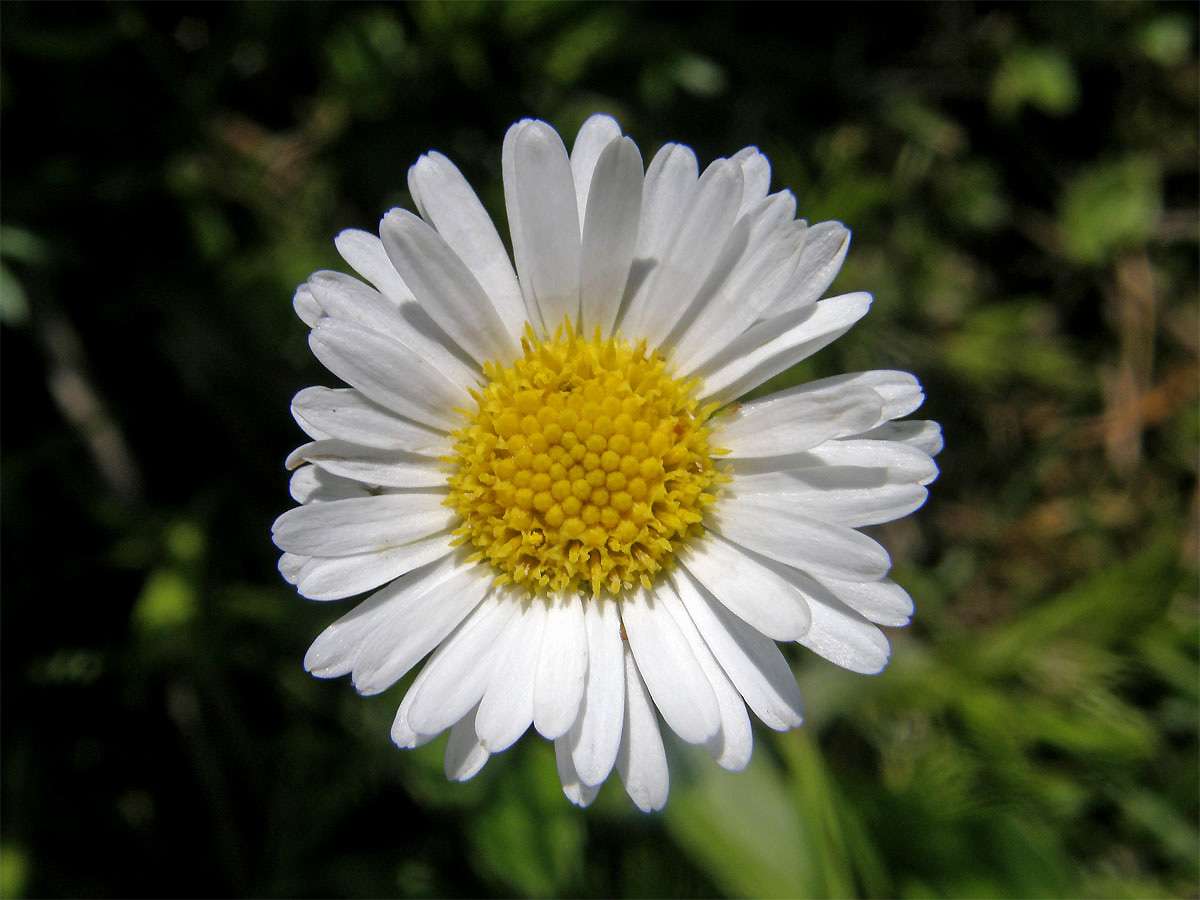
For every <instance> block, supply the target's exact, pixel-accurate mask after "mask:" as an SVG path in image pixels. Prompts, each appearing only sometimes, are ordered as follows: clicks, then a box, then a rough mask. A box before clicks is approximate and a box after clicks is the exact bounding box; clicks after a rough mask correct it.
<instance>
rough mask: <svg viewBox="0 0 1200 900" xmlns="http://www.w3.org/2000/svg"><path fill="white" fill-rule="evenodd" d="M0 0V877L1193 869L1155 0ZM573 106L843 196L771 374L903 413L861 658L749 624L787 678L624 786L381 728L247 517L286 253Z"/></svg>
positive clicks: (1185, 384)
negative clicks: (451, 758)
mask: <svg viewBox="0 0 1200 900" xmlns="http://www.w3.org/2000/svg"><path fill="white" fill-rule="evenodd" d="M2 12H3V30H2V31H0V114H2V121H3V126H4V135H5V140H4V154H3V158H2V159H0V173H2V180H3V194H2V197H0V334H2V335H3V348H4V353H3V356H2V365H3V407H4V434H3V461H2V469H0V478H2V482H0V483H2V488H3V517H2V541H3V548H4V563H5V564H4V566H3V572H2V577H3V604H2V607H0V612H2V617H3V618H2V627H0V635H2V638H0V640H2V650H3V653H2V660H3V679H2V681H0V708H2V709H3V766H2V781H0V786H2V794H0V821H2V832H0V895H3V896H4V897H21V896H97V897H105V896H108V897H115V896H154V897H158V896H181V895H182V896H229V895H243V896H247V895H248V896H389V895H397V896H406V897H422V896H453V895H464V896H470V895H494V896H512V895H528V896H681V897H682V896H713V895H727V896H756V897H784V896H786V897H833V896H838V897H851V896H871V897H891V896H900V897H924V896H936V897H1000V896H1020V897H1075V896H1088V897H1161V896H1179V897H1195V896H1197V894H1198V892H1200V884H1198V867H1197V856H1198V849H1197V844H1198V831H1197V823H1198V816H1200V811H1198V801H1197V797H1198V792H1200V777H1198V772H1197V768H1198V766H1197V753H1198V746H1197V718H1198V715H1197V711H1198V693H1200V691H1198V677H1197V676H1198V669H1197V665H1198V657H1200V651H1198V646H1197V644H1198V640H1197V629H1198V612H1197V542H1198V537H1197V515H1198V505H1197V493H1196V490H1197V488H1196V485H1197V480H1196V471H1197V446H1198V441H1200V415H1198V409H1197V346H1198V343H1200V340H1198V331H1200V326H1198V315H1197V269H1198V249H1197V244H1198V238H1200V224H1198V207H1200V202H1198V174H1197V155H1198V146H1197V134H1198V129H1197V108H1198V90H1197V83H1198V67H1197V48H1196V44H1197V11H1196V6H1195V4H1166V3H1153V2H1146V3H1124V2H1112V3H1101V4H1091V3H1072V4H1031V5H1015V4H1012V5H1010V4H995V5H992V4H975V3H955V4H893V5H857V6H854V7H853V9H852V11H848V10H847V8H846V7H845V6H841V5H816V4H811V5H810V4H806V5H804V6H801V7H799V8H798V13H799V19H800V23H801V24H800V25H799V26H790V27H788V28H782V27H781V26H780V22H779V21H778V17H779V12H778V8H777V7H772V6H766V5H761V6H760V5H754V4H732V5H731V4H711V5H707V4H706V5H696V6H692V5H684V4H678V5H650V4H633V3H629V4H624V3H623V4H590V3H586V4H585V3H553V4H551V3H525V2H522V3H474V2H460V3H417V4H411V5H404V6H391V5H379V4H374V3H365V4H353V5H352V4H332V5H325V4H310V3H304V4H299V3H272V4H267V3H253V4H220V5H217V4H212V5H207V4H206V5H192V4H161V5H159V4H144V5H143V4H124V3H104V4H86V5H75V4H35V3H18V2H9V3H6V4H4V6H3V11H2ZM598 110H599V111H607V112H611V113H613V114H615V115H617V116H618V118H619V119H620V120H621V123H622V125H623V126H624V128H625V130H626V131H627V132H628V133H630V134H631V135H632V136H633V137H634V138H635V139H636V140H637V141H638V143H639V146H640V147H641V148H642V151H643V153H644V155H645V157H646V159H649V157H650V155H651V154H652V153H653V152H654V151H655V149H656V148H657V147H658V146H659V145H660V144H661V143H663V142H664V141H667V140H680V141H683V142H686V143H689V144H691V145H692V146H694V147H695V148H696V150H697V153H698V155H699V156H700V158H701V160H702V161H707V160H709V159H711V158H713V157H716V156H720V155H726V154H729V153H732V152H733V151H735V150H737V149H738V148H740V147H742V146H743V145H745V144H748V143H754V144H757V145H758V146H759V147H760V148H762V149H763V150H764V152H766V153H767V154H768V155H769V156H770V157H771V159H772V161H773V163H774V186H775V187H776V188H781V187H789V188H791V189H792V190H793V191H794V192H795V193H796V195H797V197H798V198H799V208H800V211H801V215H803V216H805V217H806V218H808V219H809V220H810V221H817V220H821V219H826V218H836V219H840V220H842V221H844V222H846V223H847V224H848V225H849V226H850V227H851V228H852V229H854V232H855V244H854V247H853V249H852V251H851V253H850V256H849V258H848V261H847V264H846V266H845V269H844V272H843V274H842V275H841V277H840V278H839V281H838V284H837V285H836V286H835V288H836V287H840V288H843V289H845V290H853V289H865V290H870V291H872V292H873V293H874V294H875V298H876V299H875V304H874V307H873V310H872V312H871V315H870V316H869V317H868V318H867V319H866V320H864V322H863V323H861V324H860V325H859V326H858V327H857V328H855V329H854V330H853V331H852V332H851V333H850V334H849V335H848V336H847V337H845V338H843V339H842V340H841V341H839V342H838V343H837V344H835V345H834V346H832V347H830V348H829V349H827V350H825V351H823V352H822V353H821V354H819V355H818V356H817V357H816V358H814V359H813V360H810V361H809V362H807V363H806V364H804V365H802V366H801V367H800V370H798V371H793V372H790V373H786V374H785V375H784V376H781V378H780V380H779V381H777V382H776V384H777V385H778V384H782V383H790V382H792V381H796V380H799V379H802V378H809V377H813V376H818V375H827V374H832V373H835V372H841V371H847V370H859V369H866V368H886V367H897V368H903V369H908V370H911V371H913V372H915V373H916V374H917V375H918V376H919V377H920V378H921V379H922V381H923V382H924V384H925V385H926V389H927V395H928V401H927V403H926V406H925V407H924V409H923V410H922V414H923V415H925V416H927V417H930V418H935V419H938V420H939V421H941V422H942V424H943V426H944V429H945V434H946V444H947V449H946V451H945V453H944V454H943V455H942V457H941V460H940V462H941V464H942V468H943V475H942V477H941V479H940V480H939V481H938V482H937V483H936V484H935V485H934V486H933V491H932V497H931V500H930V502H929V503H928V505H927V506H926V507H925V508H924V509H923V510H922V511H920V512H919V513H918V514H917V515H916V516H914V517H912V518H910V519H908V520H905V521H902V522H898V523H894V524H892V525H888V526H884V527H882V528H880V529H879V531H880V532H881V533H882V536H883V539H884V540H885V542H886V543H887V544H888V546H889V547H890V548H891V549H892V551H893V555H894V558H895V560H896V563H897V567H896V572H895V575H896V577H897V579H898V580H899V581H900V582H901V583H903V584H904V585H906V586H907V587H908V588H909V590H910V591H911V593H912V594H913V596H914V598H915V599H916V604H917V613H916V617H915V620H914V623H913V625H912V626H911V627H909V628H908V629H905V630H901V631H895V632H893V633H892V637H893V641H894V647H895V652H894V656H893V662H892V664H891V666H890V667H889V669H888V670H887V671H886V672H885V673H884V674H883V675H881V676H878V677H875V678H863V677H860V676H855V675H851V674H848V673H846V672H843V671H841V670H838V669H836V668H835V667H833V666H832V665H830V664H827V663H824V662H822V661H820V660H816V659H814V658H812V657H811V656H806V655H804V654H801V653H795V654H793V655H792V657H791V658H792V659H793V662H794V664H795V668H796V671H797V675H798V677H799V679H800V681H801V685H802V687H803V688H804V691H805V696H806V700H807V704H808V715H809V718H808V721H807V722H806V724H805V726H804V727H803V728H802V729H800V730H798V731H794V732H792V733H788V734H784V735H775V734H773V733H769V732H767V731H766V730H765V729H760V730H759V731H758V732H756V733H757V735H758V747H757V748H756V752H755V756H754V760H753V762H752V763H751V765H750V768H749V769H748V770H747V771H746V772H744V773H741V774H738V775H731V774H729V773H725V772H723V771H720V770H719V769H717V768H716V767H715V766H713V765H712V764H711V762H709V761H708V760H707V758H706V757H705V756H704V754H703V753H702V752H701V753H697V752H696V751H695V748H690V747H686V746H683V745H681V744H680V743H679V742H678V741H675V740H673V739H668V752H669V754H670V756H671V761H672V787H671V800H670V802H669V804H668V806H667V809H666V812H665V813H663V814H661V815H656V816H649V817H647V816H642V815H641V814H639V813H637V812H636V811H635V810H634V809H633V807H632V806H631V804H630V803H629V802H628V801H627V799H626V798H625V797H624V794H623V792H622V790H621V787H620V785H619V783H617V780H616V778H615V777H614V778H613V779H611V780H610V783H609V784H608V785H607V786H606V787H605V789H604V790H603V791H602V792H601V794H600V797H599V798H598V800H597V802H596V804H595V805H594V806H593V807H592V808H591V809H589V810H588V811H586V812H581V811H578V810H576V809H575V808H574V807H572V806H570V805H569V804H568V803H567V801H566V800H565V799H564V798H563V797H562V795H561V793H560V791H559V788H558V786H557V779H556V775H555V767H554V764H553V753H552V750H551V749H550V748H549V746H548V745H546V744H545V743H544V742H541V741H539V740H526V741H524V742H522V743H521V744H519V745H518V746H517V747H516V748H514V749H513V750H511V751H509V752H507V753H505V754H502V755H501V756H499V757H496V758H494V759H493V760H492V761H491V762H490V763H489V764H488V766H487V767H486V769H485V770H484V771H483V772H482V773H481V774H480V775H479V776H477V777H476V778H475V779H474V780H473V781H472V782H470V783H467V784H465V785H457V784H448V783H447V782H446V781H445V779H444V776H443V774H442V766H441V752H442V742H441V741H438V742H435V743H434V744H432V745H430V746H428V747H425V748H422V749H421V750H418V751H414V752H400V751H397V750H396V749H395V748H393V747H392V746H391V744H390V742H389V740H388V726H389V724H390V721H391V718H392V715H393V712H394V709H395V706H396V704H397V703H398V701H399V697H400V696H401V692H402V689H403V688H402V687H400V688H396V689H393V690H391V691H389V692H386V693H385V694H383V695H382V696H379V697H374V698H358V697H356V696H355V695H354V694H353V691H352V689H351V688H350V686H349V684H348V683H346V682H345V681H341V682H335V683H328V682H319V681H316V680H314V679H311V678H310V677H309V676H307V675H306V674H305V673H304V672H303V671H302V669H301V666H300V660H301V657H302V655H303V652H304V649H305V647H306V646H307V644H308V642H309V641H310V640H311V639H312V637H314V636H315V635H316V634H317V633H318V631H319V630H320V629H321V628H322V627H323V626H324V624H326V623H327V622H328V621H330V620H331V619H332V618H333V617H334V616H335V615H336V614H337V610H335V609H334V608H333V607H331V606H325V605H322V604H315V603H309V602H307V601H304V600H302V599H300V598H298V597H296V596H295V595H294V592H293V591H292V590H290V589H289V588H288V587H287V586H286V585H284V584H283V583H282V581H281V580H280V579H279V578H278V577H277V575H276V573H275V569H274V565H275V552H274V550H273V548H272V547H271V545H270V542H269V540H268V529H269V524H270V522H271V520H272V519H273V518H274V516H275V515H277V514H278V513H279V512H281V511H283V510H284V509H286V508H287V507H288V506H289V505H290V502H291V501H290V500H289V498H288V497H287V493H286V475H285V473H284V472H283V470H282V460H283V458H284V455H285V454H286V453H287V451H288V450H290V449H291V448H292V447H293V446H294V445H295V444H297V443H298V442H300V440H301V435H300V433H299V432H298V430H297V429H295V427H294V426H293V425H292V423H291V421H290V417H289V416H288V413H287V405H288V402H289V399H290V397H291V395H292V394H293V393H294V392H295V391H297V390H298V389H300V388H302V387H305V386H307V385H310V384H318V383H328V382H329V377H328V376H327V375H326V374H325V373H324V372H323V371H322V370H321V369H320V368H319V366H318V365H317V364H316V363H315V361H314V360H313V359H312V358H311V357H310V355H309V353H308V350H307V348H306V345H305V340H304V329H303V327H302V325H301V324H300V323H299V322H298V321H296V320H295V319H294V317H293V314H292V310H291V302H290V301H291V293H292V289H293V287H294V285H295V284H296V283H298V282H299V281H301V280H302V279H304V278H305V277H306V276H307V275H308V274H309V272H311V271H312V270H314V269H317V268H322V267H334V268H340V267H341V265H340V261H339V260H338V258H337V256H336V254H335V253H334V249H333V244H332V237H333V235H334V234H335V233H336V232H337V231H338V230H340V229H341V228H345V227H361V228H366V229H374V228H375V227H376V223H377V221H378V218H379V216H380V215H381V214H382V212H383V211H385V210H386V209H387V208H388V207H389V206H391V205H407V204H409V202H410V198H409V197H408V194H407V190H406V178H405V173H406V169H407V167H408V165H409V164H411V163H412V162H413V161H414V160H415V159H416V157H417V156H418V155H419V154H420V153H422V152H424V151H426V150H428V149H431V148H436V149H439V150H441V151H443V152H445V153H447V154H448V155H450V156H451V157H452V158H453V159H454V160H455V161H456V162H457V163H458V164H459V165H460V166H461V167H462V169H463V171H464V172H465V173H466V174H467V176H468V177H469V178H470V179H471V181H472V183H473V184H475V185H476V187H477V188H478V189H479V191H480V194H481V196H482V197H483V199H484V202H485V203H486V204H487V205H488V206H489V208H490V209H492V210H493V212H494V213H495V214H496V215H497V216H498V217H499V221H500V222H501V223H503V214H502V210H503V205H502V201H503V198H502V190H501V179H500V174H499V162H500V154H499V147H500V141H501V139H502V137H503V134H504V131H505V129H506V127H507V126H508V125H509V124H510V123H511V122H512V121H515V120H516V119H517V118H520V117H522V116H526V115H532V116H538V117H543V118H546V119H548V120H549V121H550V122H552V123H553V124H554V125H555V126H556V127H558V128H559V129H560V131H562V132H563V133H564V135H570V134H573V132H574V130H575V129H576V128H577V127H578V126H579V124H580V123H581V122H582V121H583V120H584V118H586V116H587V115H588V114H590V113H591V112H594V111H598ZM502 227H503V224H502ZM345 608H346V606H345V604H339V609H345ZM697 757H699V758H697Z"/></svg>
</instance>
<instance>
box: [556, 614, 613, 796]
mask: <svg viewBox="0 0 1200 900" xmlns="http://www.w3.org/2000/svg"><path fill="white" fill-rule="evenodd" d="M583 613H584V626H585V628H586V630H587V644H588V671H587V682H586V686H585V691H584V698H583V709H582V710H581V711H580V714H579V717H578V718H577V719H576V720H575V724H574V725H572V726H571V731H570V733H569V739H570V741H571V757H572V759H573V760H574V763H575V769H576V771H577V772H578V773H579V777H580V779H582V781H583V783H584V784H590V785H598V784H600V783H601V782H602V781H604V779H605V778H607V777H608V774H609V772H611V771H612V767H613V764H614V763H615V762H616V760H617V750H618V748H619V747H620V746H621V727H622V722H624V720H625V651H624V649H623V645H622V641H621V619H620V616H619V615H618V613H617V603H616V601H615V600H599V599H592V600H589V601H588V602H587V604H586V605H585V606H584V611H583Z"/></svg>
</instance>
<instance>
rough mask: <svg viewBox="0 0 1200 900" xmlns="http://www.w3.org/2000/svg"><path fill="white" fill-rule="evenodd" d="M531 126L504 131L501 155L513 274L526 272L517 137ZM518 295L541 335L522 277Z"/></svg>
mask: <svg viewBox="0 0 1200 900" xmlns="http://www.w3.org/2000/svg"><path fill="white" fill-rule="evenodd" d="M532 124H533V119H522V120H521V121H519V122H517V123H515V124H514V125H512V127H510V128H509V129H508V131H507V132H505V135H504V149H503V152H502V154H501V166H502V171H503V175H504V205H505V209H506V211H507V213H508V232H509V239H510V240H511V241H512V248H513V259H514V260H515V261H516V264H517V273H518V275H520V274H521V273H523V272H528V271H529V254H528V252H527V251H526V248H525V232H524V230H523V229H522V227H521V210H520V208H519V207H518V205H517V170H516V157H517V153H516V150H517V138H518V137H520V136H521V133H522V132H523V131H524V130H525V129H526V128H528V127H529V126H530V125H532ZM518 280H519V282H520V285H521V294H522V296H524V298H525V317H526V319H528V321H529V322H530V323H531V324H532V325H533V327H534V330H535V331H538V332H539V333H542V332H545V325H544V324H543V323H542V313H541V310H539V309H538V307H537V301H536V300H535V299H534V296H533V286H532V285H530V284H529V283H528V282H527V281H526V279H525V278H524V277H521V278H519V279H518Z"/></svg>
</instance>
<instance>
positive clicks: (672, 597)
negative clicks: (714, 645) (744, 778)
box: [654, 580, 754, 772]
mask: <svg viewBox="0 0 1200 900" xmlns="http://www.w3.org/2000/svg"><path fill="white" fill-rule="evenodd" d="M654 594H655V597H656V598H657V600H658V602H660V603H661V604H662V605H663V608H664V609H666V610H667V612H668V613H669V614H670V615H671V617H672V618H673V619H674V620H675V624H676V625H678V626H679V630H680V632H681V633H682V634H683V636H684V639H685V640H686V641H687V643H688V647H689V648H690V649H691V651H692V654H693V655H694V656H695V657H696V662H697V663H699V665H700V669H701V670H702V671H703V672H704V677H705V679H706V680H707V682H708V684H709V685H710V686H711V688H712V691H713V694H714V696H715V697H716V700H717V707H718V709H719V711H720V716H721V727H720V728H719V729H718V730H717V733H716V734H714V735H713V736H712V737H711V738H709V739H708V741H706V742H705V745H704V748H705V749H706V750H707V751H708V752H709V753H710V754H711V755H712V757H713V759H715V760H716V761H717V764H718V765H719V766H721V767H722V768H725V769H729V770H730V771H734V772H737V771H741V770H742V769H744V768H746V765H747V764H748V763H749V762H750V753H751V751H752V750H753V748H754V736H753V733H752V731H751V728H750V717H749V716H748V715H747V714H746V703H745V701H743V700H742V695H741V694H740V693H738V691H737V688H735V687H734V686H733V684H732V683H731V682H730V680H729V677H728V676H727V675H726V674H725V671H724V670H723V669H722V668H721V665H720V663H718V662H717V660H716V657H714V656H713V654H712V651H711V650H709V649H708V645H707V644H706V643H704V638H702V637H701V636H700V632H699V631H697V630H696V624H695V623H694V622H693V621H692V617H691V616H689V615H688V612H687V609H686V608H685V607H684V605H683V601H682V600H680V599H679V595H678V594H677V593H676V592H675V589H674V587H672V586H671V583H670V582H669V581H666V580H664V581H663V582H662V583H660V584H658V585H656V586H655V589H654Z"/></svg>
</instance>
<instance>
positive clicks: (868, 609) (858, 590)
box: [820, 578, 913, 627]
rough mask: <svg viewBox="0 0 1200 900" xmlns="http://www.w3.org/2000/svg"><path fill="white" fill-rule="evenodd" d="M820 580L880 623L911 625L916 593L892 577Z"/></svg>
mask: <svg viewBox="0 0 1200 900" xmlns="http://www.w3.org/2000/svg"><path fill="white" fill-rule="evenodd" d="M820 582H821V583H822V584H823V585H825V587H827V588H829V591H830V593H832V594H833V595H834V596H835V597H837V598H838V599H839V600H841V601H842V602H843V603H845V604H846V605H847V606H849V607H850V608H851V609H853V610H855V611H856V612H858V613H860V614H861V615H862V616H864V617H865V618H866V619H868V620H870V621H872V622H874V623H875V624H876V625H890V626H892V627H898V626H902V625H907V624H908V620H909V618H910V617H911V616H912V613H913V602H912V597H910V596H909V595H908V592H907V591H906V590H904V588H902V587H900V585H898V584H896V582H894V581H892V580H891V579H890V578H885V579H883V580H882V581H868V582H861V581H838V580H837V579H835V578H822V579H820Z"/></svg>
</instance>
